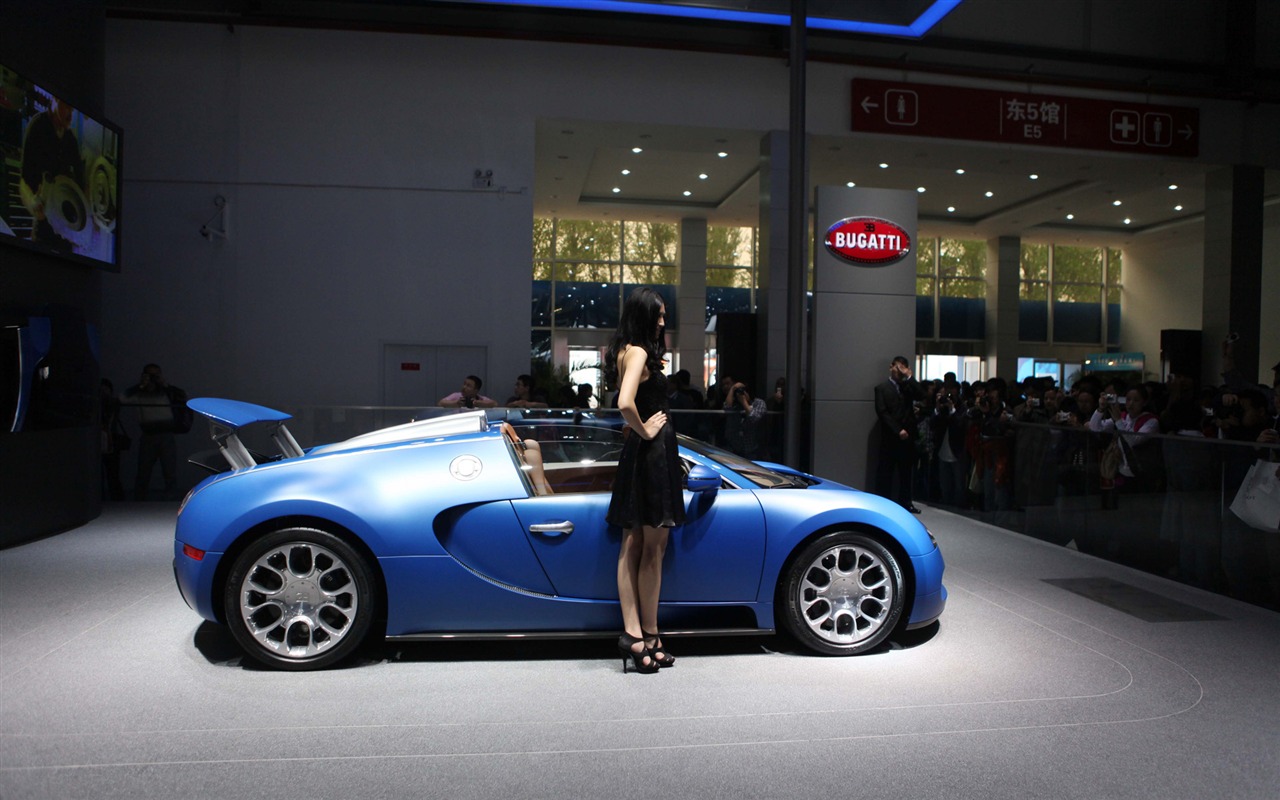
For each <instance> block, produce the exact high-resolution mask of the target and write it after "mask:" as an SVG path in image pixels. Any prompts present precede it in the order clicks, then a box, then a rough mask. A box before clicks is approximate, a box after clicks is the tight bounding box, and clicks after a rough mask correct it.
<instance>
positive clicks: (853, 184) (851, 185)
mask: <svg viewBox="0 0 1280 800" xmlns="http://www.w3.org/2000/svg"><path fill="white" fill-rule="evenodd" d="M857 185H858V184H856V183H854V182H853V181H849V182H848V183H846V184H845V186H848V187H849V188H850V189H852V188H853V187H855V186H857Z"/></svg>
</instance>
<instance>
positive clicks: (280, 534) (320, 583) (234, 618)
mask: <svg viewBox="0 0 1280 800" xmlns="http://www.w3.org/2000/svg"><path fill="white" fill-rule="evenodd" d="M373 586H374V584H373V580H372V577H371V575H370V571H369V567H368V566H367V565H366V564H365V560H364V559H363V558H362V557H361V556H360V554H359V553H357V552H356V551H355V550H354V549H353V548H352V547H351V546H350V545H348V544H347V543H346V542H344V541H343V540H342V539H340V538H338V537H337V536H334V535H333V534H331V533H328V532H327V531H322V530H316V529H314V528H286V529H283V530H278V531H274V532H272V533H269V534H267V535H266V536H263V537H262V538H260V539H258V540H256V541H254V542H253V543H252V544H250V545H249V546H248V547H247V548H245V550H244V551H242V552H241V553H240V555H239V556H237V557H236V559H235V562H234V563H233V564H232V567H231V571H230V573H229V575H228V578H227V584H226V589H225V592H224V595H223V608H224V611H225V612H226V620H227V624H228V625H229V626H230V628H231V633H232V635H233V636H234V637H235V639H236V641H237V642H238V643H239V644H240V646H241V647H242V648H244V650H245V651H246V652H247V653H248V654H249V655H250V656H251V657H252V658H254V659H255V660H257V661H261V662H262V663H264V664H266V665H268V666H272V667H277V668H279V669H290V670H303V669H319V668H321V667H327V666H329V665H331V664H333V663H335V662H337V661H340V660H342V659H343V658H346V657H347V656H349V655H351V653H352V652H354V651H355V649H356V648H357V647H359V646H360V643H361V642H362V641H363V640H364V638H365V635H366V634H368V632H369V626H370V623H371V621H372V618H373V612H374V590H373Z"/></svg>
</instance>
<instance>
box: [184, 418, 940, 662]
mask: <svg viewBox="0 0 1280 800" xmlns="http://www.w3.org/2000/svg"><path fill="white" fill-rule="evenodd" d="M189 405H190V406H191V408H192V409H194V410H195V411H197V412H198V413H200V414H201V415H203V416H205V417H207V418H208V421H209V428H210V432H211V434H212V437H213V439H214V441H215V442H216V443H217V445H218V448H219V449H220V450H221V452H222V455H223V456H224V457H225V460H226V462H227V464H229V465H230V469H229V470H227V469H223V471H221V472H219V473H217V474H214V475H211V476H209V477H208V478H206V479H205V480H204V481H203V482H201V483H200V484H199V485H198V486H196V487H195V488H194V489H193V490H192V491H191V493H190V494H189V495H188V496H187V498H186V499H185V500H184V501H183V503H182V507H181V509H180V511H179V514H178V522H177V532H176V537H175V538H176V540H175V542H174V560H173V566H174V573H175V576H176V578H177V582H178V588H179V589H180V590H181V592H182V596H183V598H185V599H186V601H187V603H188V604H189V605H190V606H191V607H192V608H194V609H195V610H196V611H197V612H199V614H200V615H201V616H202V617H204V618H205V619H208V620H214V621H216V622H219V623H222V624H225V625H227V626H228V627H229V628H230V629H231V632H232V634H233V636H234V637H235V639H236V641H237V642H238V643H239V645H240V646H241V647H243V649H244V650H245V651H246V653H248V655H250V656H251V657H252V658H254V659H256V660H258V661H260V662H263V663H264V664H266V665H269V666H274V667H278V668H281V669H294V670H302V669H315V668H319V667H325V666H328V665H330V664H333V663H334V662H337V661H339V660H341V659H343V658H345V657H347V656H349V655H351V654H352V653H353V652H354V651H356V650H357V648H359V646H360V644H361V642H363V641H364V640H366V639H367V638H368V637H369V636H371V635H385V636H386V637H387V638H388V639H393V640H432V639H458V638H495V639H496V638H506V637H509V636H512V635H521V636H526V637H547V638H552V637H568V636H584V635H605V634H616V633H617V632H618V630H619V627H620V625H621V615H620V613H619V610H618V597H617V585H616V574H617V557H618V548H619V543H620V539H621V532H620V531H619V530H618V529H617V528H611V527H610V526H609V525H608V524H606V523H605V519H604V518H605V509H606V507H607V506H608V504H609V497H610V494H609V488H610V484H611V481H612V478H613V472H614V470H615V469H616V468H617V456H618V453H619V451H620V449H621V444H622V432H621V431H620V430H619V429H618V428H616V427H612V426H601V425H595V426H585V425H577V424H573V423H572V421H564V420H555V419H546V420H532V419H530V420H527V421H524V422H522V421H521V420H519V419H517V420H515V422H516V424H515V425H514V426H513V425H512V424H511V423H509V422H507V421H505V420H502V419H495V420H493V421H491V420H490V419H489V418H488V417H487V416H486V414H485V412H483V411H471V412H465V411H464V412H462V413H458V414H450V415H448V416H443V417H436V418H433V419H427V420H421V421H417V422H410V423H407V424H404V425H398V426H395V427H390V428H384V429H382V430H378V431H374V432H372V433H367V434H364V435H361V436H356V437H354V438H352V439H348V440H346V441H343V442H337V443H334V444H326V445H320V446H317V447H312V448H310V449H307V450H303V449H302V448H301V447H299V445H298V443H297V441H296V440H295V439H294V437H293V436H292V435H291V434H290V433H289V430H288V429H287V427H286V425H285V423H286V421H287V420H289V419H290V417H289V415H288V414H285V413H282V412H279V411H274V410H272V409H269V408H264V407H262V406H257V405H252V404H249V403H242V402H238V401H234V400H220V399H212V398H200V399H195V400H191V401H190V403H189ZM255 437H256V438H255ZM258 439H261V440H262V441H268V439H270V440H274V442H275V446H277V447H278V449H279V451H280V452H279V454H278V455H275V456H272V457H264V456H261V455H258V454H256V453H254V452H252V451H251V450H250V449H249V448H248V447H247V446H246V441H250V440H252V441H257V440H258ZM680 460H681V462H682V464H683V467H684V470H685V489H686V491H685V496H684V497H685V503H686V508H687V514H688V520H687V521H686V522H685V524H684V525H682V526H681V527H679V528H677V529H675V530H674V531H673V532H672V536H671V540H670V543H669V544H668V546H667V553H666V560H665V563H664V564H663V578H662V600H663V602H662V607H661V614H660V619H661V622H662V625H663V630H664V631H665V632H669V633H670V634H707V635H710V634H715V635H724V634H729V633H763V632H772V631H774V630H775V629H777V628H778V626H779V625H781V626H783V627H784V628H785V629H786V630H787V631H789V632H790V633H791V634H793V635H794V637H795V638H796V639H797V640H798V641H799V642H800V643H801V644H802V645H804V646H806V647H807V648H809V649H812V650H815V651H817V652H820V653H826V654H831V655H853V654H855V653H861V652H864V651H866V650H869V649H871V648H874V647H876V646H877V645H878V644H880V643H881V642H882V641H884V639H885V637H887V636H888V635H889V634H890V633H891V632H893V631H894V630H895V629H897V628H900V627H905V628H915V627H920V626H923V625H927V624H929V623H931V622H933V621H934V620H935V619H937V618H938V616H939V615H940V614H941V613H942V609H943V606H944V605H945V603H946V597H947V592H946V589H945V588H943V586H942V570H943V563H942V555H941V554H940V553H939V552H938V546H937V543H936V542H935V541H934V539H933V537H932V536H931V535H930V533H929V532H928V531H927V530H926V529H925V527H924V526H923V525H921V524H920V522H919V521H918V520H917V519H916V518H915V517H913V516H912V515H911V514H909V513H907V512H906V511H905V510H903V509H902V508H901V507H899V506H897V505H896V504H894V503H891V502H889V501H887V500H884V499H882V498H880V497H877V496H875V495H871V494H864V493H862V492H859V491H856V490H854V489H851V488H849V487H847V486H841V485H839V484H836V483H832V482H830V481H826V480H823V479H821V478H818V477H815V476H813V475H807V474H804V473H801V472H797V471H796V470H793V469H790V468H787V467H784V466H780V465H777V464H766V463H760V462H753V461H748V460H746V459H743V458H740V457H738V456H735V455H733V454H731V453H728V452H725V451H724V450H720V449H718V448H715V447H712V446H711V445H708V444H706V443H703V442H700V441H697V440H694V439H688V438H683V437H682V438H681V439H680Z"/></svg>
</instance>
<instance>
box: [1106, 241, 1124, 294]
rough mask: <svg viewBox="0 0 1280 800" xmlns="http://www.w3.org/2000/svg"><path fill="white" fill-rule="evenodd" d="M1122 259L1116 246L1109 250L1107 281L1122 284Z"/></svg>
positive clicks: (1110, 283)
mask: <svg viewBox="0 0 1280 800" xmlns="http://www.w3.org/2000/svg"><path fill="white" fill-rule="evenodd" d="M1122 260H1123V259H1122V258H1121V256H1120V251H1119V250H1116V249H1114V248H1109V249H1108V250H1107V283H1108V284H1109V285H1111V286H1119V285H1120V272H1121V266H1122V264H1121V261H1122Z"/></svg>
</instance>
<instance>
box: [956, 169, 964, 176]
mask: <svg viewBox="0 0 1280 800" xmlns="http://www.w3.org/2000/svg"><path fill="white" fill-rule="evenodd" d="M956 174H957V175H963V174H964V170H962V169H958V170H956Z"/></svg>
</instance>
